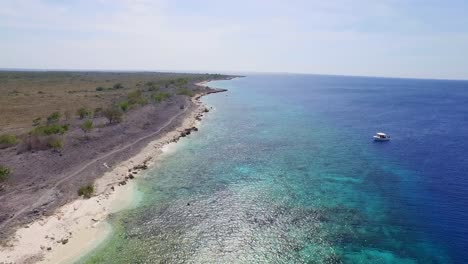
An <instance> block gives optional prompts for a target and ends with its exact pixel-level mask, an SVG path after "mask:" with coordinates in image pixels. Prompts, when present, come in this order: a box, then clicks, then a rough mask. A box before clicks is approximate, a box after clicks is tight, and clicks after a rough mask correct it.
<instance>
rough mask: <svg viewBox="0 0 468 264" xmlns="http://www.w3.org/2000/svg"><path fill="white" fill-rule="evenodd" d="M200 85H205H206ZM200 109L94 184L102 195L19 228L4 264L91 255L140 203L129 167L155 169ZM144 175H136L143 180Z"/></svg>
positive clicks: (3, 251)
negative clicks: (114, 218)
mask: <svg viewBox="0 0 468 264" xmlns="http://www.w3.org/2000/svg"><path fill="white" fill-rule="evenodd" d="M199 85H203V86H205V85H206V83H205V82H203V83H200V84H199ZM194 98H195V99H193V101H194V103H196V104H197V109H196V110H195V111H193V112H192V113H190V114H189V115H188V116H187V117H186V118H185V119H184V121H183V124H182V125H181V126H179V127H178V128H177V129H175V130H173V131H171V132H169V133H167V134H166V135H164V136H163V137H161V138H160V139H158V140H155V141H152V142H151V143H150V144H148V146H146V147H145V148H144V149H143V150H142V151H141V152H140V153H139V154H137V155H136V156H134V157H133V158H131V159H129V160H127V161H125V162H122V163H120V164H119V165H118V166H115V167H114V168H112V170H111V171H110V172H107V173H106V174H105V175H103V176H102V177H101V178H99V179H98V180H97V181H96V182H95V184H94V186H95V190H96V191H95V193H96V195H95V196H93V197H91V198H90V199H78V200H75V201H73V202H71V203H69V204H66V205H64V206H62V207H61V208H59V209H58V210H57V211H56V212H55V213H54V214H53V215H52V216H49V217H45V218H42V219H39V220H38V221H35V222H33V223H32V224H30V225H28V226H25V227H22V228H20V229H18V230H17V231H16V233H15V235H14V237H13V238H12V239H11V240H10V241H8V242H7V243H6V244H7V245H6V246H1V247H0V263H70V262H73V261H74V260H77V259H78V258H79V257H80V256H83V255H84V254H86V253H88V252H90V250H92V249H94V248H95V247H96V246H97V245H98V244H99V243H101V242H103V241H104V240H105V239H106V238H107V237H108V235H109V234H110V233H111V226H110V224H109V223H108V222H107V221H106V219H107V217H108V216H109V214H111V213H114V212H117V211H119V210H122V209H125V208H130V207H131V206H133V205H135V204H136V199H134V197H136V195H135V192H136V184H135V182H134V181H133V180H127V181H126V184H125V185H120V184H119V182H121V181H122V179H123V178H124V177H125V176H127V175H128V173H129V169H132V168H133V167H134V166H136V165H140V164H146V165H149V166H150V165H151V164H154V162H156V161H157V157H159V156H160V154H161V153H163V152H164V151H167V150H168V149H170V148H171V147H170V146H169V144H171V145H172V144H175V143H171V142H174V139H176V138H178V137H179V136H180V134H181V131H183V130H184V129H186V128H191V127H193V126H196V125H197V122H198V121H197V120H196V117H197V116H198V115H200V114H201V113H202V112H203V110H204V109H205V106H204V105H203V104H202V103H201V102H200V101H199V100H198V98H199V96H196V97H194ZM142 172H143V171H140V172H138V174H136V175H135V177H140V176H141V174H142Z"/></svg>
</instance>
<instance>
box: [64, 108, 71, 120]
mask: <svg viewBox="0 0 468 264" xmlns="http://www.w3.org/2000/svg"><path fill="white" fill-rule="evenodd" d="M63 116H64V117H65V120H67V121H68V120H70V118H71V113H70V111H68V110H67V111H65V112H64V113H63Z"/></svg>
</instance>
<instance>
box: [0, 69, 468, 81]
mask: <svg viewBox="0 0 468 264" xmlns="http://www.w3.org/2000/svg"><path fill="white" fill-rule="evenodd" d="M22 71H23V72H108V73H112V72H120V73H125V72H126V73H138V72H141V73H144V72H146V73H151V72H153V73H194V74H227V75H238V74H243V75H247V74H251V75H254V74H255V75H262V74H265V75H281V74H282V75H316V76H330V77H332V76H336V77H350V78H382V79H405V80H432V81H468V78H467V79H457V78H455V79H449V78H436V77H401V76H384V75H376V76H372V75H352V74H333V73H307V72H280V71H278V72H262V71H205V70H185V71H184V70H160V69H156V70H142V69H125V70H123V69H83V68H78V69H72V68H67V69H63V68H62V69H59V68H42V69H41V68H2V67H0V72H22Z"/></svg>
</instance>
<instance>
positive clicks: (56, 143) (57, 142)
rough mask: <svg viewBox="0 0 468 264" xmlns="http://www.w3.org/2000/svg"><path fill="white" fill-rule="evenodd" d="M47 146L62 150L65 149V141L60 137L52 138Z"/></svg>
mask: <svg viewBox="0 0 468 264" xmlns="http://www.w3.org/2000/svg"><path fill="white" fill-rule="evenodd" d="M47 146H49V147H51V148H53V149H55V150H60V149H62V148H63V140H62V139H61V138H59V137H51V138H50V139H49V140H48V141H47Z"/></svg>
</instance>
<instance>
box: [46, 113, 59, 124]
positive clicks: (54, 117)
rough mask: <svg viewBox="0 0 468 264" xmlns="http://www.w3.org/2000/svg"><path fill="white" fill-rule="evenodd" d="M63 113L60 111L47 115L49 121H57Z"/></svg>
mask: <svg viewBox="0 0 468 264" xmlns="http://www.w3.org/2000/svg"><path fill="white" fill-rule="evenodd" d="M61 116H62V115H61V114H60V113H59V112H53V113H52V114H50V115H49V116H48V117H47V123H49V124H51V123H57V122H58V121H59V120H60V117H61Z"/></svg>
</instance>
